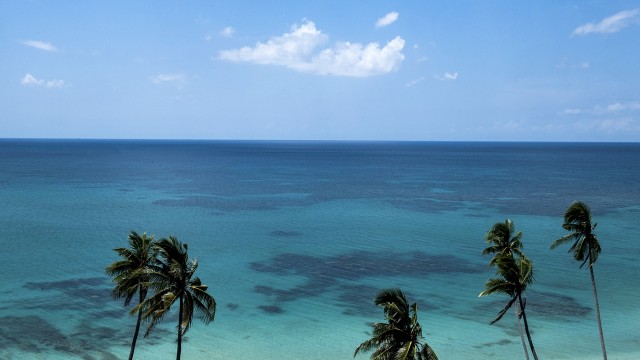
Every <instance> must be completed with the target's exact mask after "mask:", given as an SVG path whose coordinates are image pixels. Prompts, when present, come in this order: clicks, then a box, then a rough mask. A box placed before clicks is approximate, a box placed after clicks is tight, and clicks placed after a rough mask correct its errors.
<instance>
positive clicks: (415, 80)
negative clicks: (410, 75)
mask: <svg viewBox="0 0 640 360" xmlns="http://www.w3.org/2000/svg"><path fill="white" fill-rule="evenodd" d="M425 80H426V78H425V77H424V76H420V77H419V78H417V79H413V80H411V81H409V82H408V83H406V84H405V86H406V87H413V86H416V85H418V84H419V83H421V82H423V81H425Z"/></svg>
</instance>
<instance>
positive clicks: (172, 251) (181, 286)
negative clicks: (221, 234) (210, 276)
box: [139, 236, 216, 360]
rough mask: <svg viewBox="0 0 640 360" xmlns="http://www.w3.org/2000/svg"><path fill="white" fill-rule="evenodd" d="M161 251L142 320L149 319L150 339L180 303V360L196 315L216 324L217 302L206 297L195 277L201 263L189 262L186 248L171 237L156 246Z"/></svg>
mask: <svg viewBox="0 0 640 360" xmlns="http://www.w3.org/2000/svg"><path fill="white" fill-rule="evenodd" d="M155 248H156V249H157V251H158V255H159V256H158V258H157V260H156V263H155V264H154V265H153V266H152V267H151V271H150V272H149V279H150V287H151V288H152V289H153V290H155V291H156V293H155V294H154V295H153V296H152V297H151V298H149V299H147V300H146V301H145V302H144V303H143V304H141V305H139V307H140V309H141V311H143V316H144V317H145V318H148V319H150V324H149V327H148V328H147V332H146V334H145V336H147V335H148V334H149V333H150V331H151V330H152V329H153V327H154V326H155V325H156V324H157V323H158V321H160V320H162V318H163V317H164V316H165V315H166V314H167V313H168V312H169V310H170V309H171V305H173V303H175V302H176V300H178V301H179V310H178V350H177V354H176V359H177V360H180V353H181V352H182V336H183V335H184V334H185V333H186V332H187V331H188V330H189V328H190V327H191V322H192V320H193V316H194V312H196V313H197V315H198V317H200V319H201V320H202V321H203V322H204V323H205V324H208V323H209V322H211V321H213V319H214V317H215V313H216V301H215V299H214V298H213V296H211V295H210V294H209V293H207V288H208V287H207V285H203V284H202V282H201V281H200V278H198V277H194V273H195V271H196V269H197V268H198V261H197V260H195V259H189V255H188V252H187V250H188V248H187V244H183V243H181V242H180V241H179V240H178V239H177V238H175V237H173V236H171V237H169V238H168V239H161V240H159V241H158V242H157V243H156V244H155Z"/></svg>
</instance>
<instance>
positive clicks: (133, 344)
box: [129, 290, 147, 360]
mask: <svg viewBox="0 0 640 360" xmlns="http://www.w3.org/2000/svg"><path fill="white" fill-rule="evenodd" d="M138 293H139V294H140V302H139V304H142V302H143V301H144V298H145V297H146V296H147V291H146V290H140V291H138ZM141 322H142V310H139V311H138V322H137V323H136V331H135V332H134V333H133V341H131V351H130V352H129V360H131V359H133V352H134V351H135V350H136V341H138V333H139V332H140V323H141Z"/></svg>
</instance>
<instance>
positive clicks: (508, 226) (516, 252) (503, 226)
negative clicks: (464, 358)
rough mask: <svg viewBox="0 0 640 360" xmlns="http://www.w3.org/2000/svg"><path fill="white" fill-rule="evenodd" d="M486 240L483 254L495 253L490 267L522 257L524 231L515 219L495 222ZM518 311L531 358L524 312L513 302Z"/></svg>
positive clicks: (523, 343) (517, 315) (519, 322)
mask: <svg viewBox="0 0 640 360" xmlns="http://www.w3.org/2000/svg"><path fill="white" fill-rule="evenodd" d="M484 238H485V241H486V242H487V243H488V244H489V246H487V248H485V249H484V250H483V251H482V255H489V254H494V256H493V258H492V259H491V261H489V267H493V266H495V265H496V264H497V263H498V262H499V261H500V260H501V259H504V258H508V257H511V258H513V257H514V256H515V257H518V258H519V257H522V256H524V254H523V252H522V232H521V231H518V232H516V227H515V225H514V224H513V221H511V220H509V219H506V220H505V221H504V222H498V223H495V224H493V226H492V227H491V229H490V230H489V231H488V232H487V233H486V234H485V236H484ZM512 304H513V305H514V309H515V312H516V319H517V321H518V330H519V332H520V341H521V342H522V348H523V350H524V355H525V357H526V358H527V360H528V359H529V351H527V344H526V343H525V340H524V333H523V332H522V323H521V321H520V318H521V316H520V314H521V312H522V310H521V307H520V304H519V302H515V303H512Z"/></svg>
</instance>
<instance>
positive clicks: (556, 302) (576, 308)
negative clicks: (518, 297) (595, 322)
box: [474, 291, 591, 336]
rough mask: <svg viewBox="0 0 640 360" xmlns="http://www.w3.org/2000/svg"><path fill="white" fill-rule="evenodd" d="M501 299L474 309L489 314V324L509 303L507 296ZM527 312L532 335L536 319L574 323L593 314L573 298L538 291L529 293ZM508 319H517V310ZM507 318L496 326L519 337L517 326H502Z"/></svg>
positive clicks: (510, 312) (508, 314)
mask: <svg viewBox="0 0 640 360" xmlns="http://www.w3.org/2000/svg"><path fill="white" fill-rule="evenodd" d="M496 298H497V297H496ZM501 298H502V299H504V300H496V301H491V302H487V303H484V304H481V305H476V306H474V308H475V309H476V310H477V311H479V312H480V313H484V314H487V323H488V322H490V321H491V320H493V319H494V318H495V316H496V315H497V314H498V312H499V311H500V310H501V309H502V308H503V307H504V305H505V304H506V303H507V301H508V300H507V299H508V297H507V296H503V297H501ZM525 310H526V313H527V320H528V321H529V326H530V330H531V332H532V333H533V332H534V329H535V319H536V318H545V319H548V320H553V321H559V320H562V321H565V322H572V321H576V320H577V319H578V318H584V317H585V316H587V315H589V314H590V313H591V308H590V307H587V306H583V305H581V304H580V303H579V302H578V301H577V300H576V299H575V298H573V297H571V296H567V295H560V294H556V293H552V292H538V291H527V301H526V305H525ZM510 314H511V315H510ZM508 317H511V318H512V319H515V310H513V308H511V309H510V310H509V312H508V313H507V314H506V315H505V318H508ZM505 318H503V319H502V320H501V321H500V322H498V323H496V324H495V325H498V326H499V327H501V328H502V329H503V330H505V331H508V332H509V333H510V334H514V335H516V336H519V333H518V332H517V328H515V327H516V325H515V324H514V325H513V326H512V325H511V324H506V325H505V324H501V323H502V322H504V320H505ZM507 321H508V320H507ZM514 321H515V320H514ZM514 331H515V333H514Z"/></svg>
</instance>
